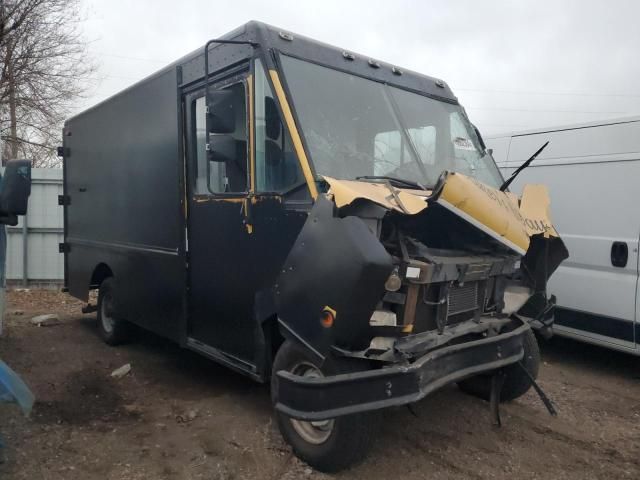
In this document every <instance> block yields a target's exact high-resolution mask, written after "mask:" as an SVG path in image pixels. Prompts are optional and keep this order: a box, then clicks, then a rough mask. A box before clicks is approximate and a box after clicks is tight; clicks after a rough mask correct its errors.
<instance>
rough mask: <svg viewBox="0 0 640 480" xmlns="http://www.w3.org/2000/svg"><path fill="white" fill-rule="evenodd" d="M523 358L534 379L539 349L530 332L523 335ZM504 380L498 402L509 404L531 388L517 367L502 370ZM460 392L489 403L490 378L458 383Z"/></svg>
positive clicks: (476, 378) (485, 376)
mask: <svg viewBox="0 0 640 480" xmlns="http://www.w3.org/2000/svg"><path fill="white" fill-rule="evenodd" d="M523 347H524V357H523V358H522V360H521V362H522V364H523V365H524V368H525V369H526V370H527V372H529V374H531V376H532V377H533V378H534V379H536V378H538V370H539V369H540V349H539V348H538V341H537V340H536V337H535V335H534V334H533V331H532V330H528V331H527V332H526V333H525V335H524V342H523ZM504 373H505V378H504V383H503V384H502V390H501V392H500V402H510V401H511V400H515V399H516V398H518V397H521V396H522V395H524V394H525V393H527V392H528V391H529V389H530V388H531V382H530V381H529V378H528V377H527V375H526V374H525V373H524V372H523V371H522V368H520V366H519V365H510V366H508V367H507V368H505V369H504ZM458 386H459V387H460V390H462V391H463V392H465V393H468V394H470V395H473V396H476V397H479V398H482V399H483V400H487V401H489V398H490V397H491V376H490V375H478V376H475V377H471V378H467V379H465V380H462V381H460V382H458Z"/></svg>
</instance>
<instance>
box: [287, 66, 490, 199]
mask: <svg viewBox="0 0 640 480" xmlns="http://www.w3.org/2000/svg"><path fill="white" fill-rule="evenodd" d="M281 58H282V65H283V69H284V74H285V77H286V81H287V84H288V86H289V88H290V90H291V94H292V100H293V104H294V106H295V108H296V112H297V115H298V119H299V122H300V127H301V130H302V134H303V135H304V138H305V140H306V143H307V146H308V149H309V154H310V155H311V160H312V161H313V164H314V166H315V170H316V173H317V174H319V175H327V176H331V177H335V178H341V179H351V180H352V179H357V178H358V177H365V176H389V177H396V178H399V179H403V180H409V181H412V182H419V183H421V184H423V185H426V186H433V185H435V183H436V181H437V179H438V177H439V176H440V174H441V173H442V171H443V170H449V171H456V172H460V173H463V174H465V175H469V176H472V177H475V178H477V179H479V180H480V181H482V182H484V183H486V184H488V185H491V186H493V187H498V186H499V185H500V184H501V183H502V178H501V176H500V173H499V172H498V169H497V167H496V165H495V163H494V161H493V159H492V158H491V156H490V155H486V154H485V153H484V151H483V149H482V148H481V146H480V141H479V140H478V137H477V136H476V134H475V131H474V128H473V126H472V125H471V123H470V122H469V120H468V119H467V116H466V115H465V113H464V110H463V109H462V108H461V107H460V106H459V105H455V104H451V103H446V102H443V101H439V100H435V99H432V98H429V97H425V96H422V95H418V94H415V93H411V92H408V91H406V90H402V89H399V88H395V87H390V86H388V85H384V84H382V83H378V82H374V81H372V80H367V79H365V78H362V77H358V76H355V75H351V74H348V73H344V72H340V71H337V70H333V69H330V68H326V67H322V66H319V65H316V64H313V63H309V62H306V61H303V60H298V59H295V58H292V57H287V56H282V57H281Z"/></svg>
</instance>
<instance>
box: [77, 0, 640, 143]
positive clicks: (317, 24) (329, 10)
mask: <svg viewBox="0 0 640 480" xmlns="http://www.w3.org/2000/svg"><path fill="white" fill-rule="evenodd" d="M85 16H86V18H87V21H86V23H85V32H86V36H87V38H88V39H89V40H90V41H91V43H90V47H89V51H90V53H91V54H92V55H93V56H94V57H95V59H96V62H97V64H98V67H99V68H98V73H97V74H96V79H95V81H94V83H95V84H94V85H93V87H92V88H91V90H90V92H89V96H88V98H86V99H85V100H84V101H83V102H82V104H81V105H79V107H78V109H79V110H81V109H84V108H86V107H88V106H90V105H93V104H95V103H97V102H98V101H100V100H102V99H104V98H106V97H108V96H110V95H113V94H114V93H116V92H118V91H119V90H122V89H123V88H125V87H127V86H128V85H130V84H132V83H134V82H135V81H136V80H139V79H141V78H143V77H145V76H146V75H148V74H150V73H152V72H153V71H155V70H158V69H160V68H162V67H163V66H164V65H166V64H168V63H171V62H172V61H174V60H176V59H177V58H179V57H181V56H182V55H184V54H186V53H189V52H191V51H192V50H194V49H196V48H199V47H201V46H203V45H204V43H205V42H206V41H207V40H209V39H211V38H216V37H219V36H221V35H223V34H224V33H226V32H228V31H230V30H233V29H234V28H236V27H237V26H239V25H241V24H243V23H245V22H247V21H248V20H260V21H264V22H267V23H270V24H273V25H276V26H278V27H281V28H283V29H286V30H289V31H292V32H294V33H299V34H302V35H305V36H309V37H312V38H315V39H318V40H321V41H324V42H326V43H330V44H333V45H336V46H339V47H342V48H345V49H349V50H352V51H354V52H357V53H362V54H365V55H367V56H371V57H374V58H377V59H379V60H384V61H387V62H390V63H393V64H396V65H399V66H401V67H404V68H408V69H411V70H416V71H418V72H422V73H425V74H427V75H431V76H434V77H438V78H442V79H444V80H445V81H446V82H447V83H449V85H450V86H451V87H452V89H453V91H454V93H455V94H456V95H457V96H458V98H459V99H460V101H461V103H462V104H463V105H464V106H465V108H466V109H467V112H468V114H469V116H470V117H471V120H472V121H473V122H474V123H475V124H476V125H477V126H478V127H479V128H480V130H481V131H482V132H483V134H484V135H485V136H486V135H491V134H495V133H499V132H506V131H515V130H523V129H527V128H536V127H545V126H552V125H563V124H570V123H581V122H588V121H592V120H600V119H605V118H617V117H623V116H628V115H640V26H639V25H640V2H637V1H633V0H608V1H595V0H592V1H586V0H583V1H578V0H576V1H569V0H566V1H564V0H556V1H544V0H532V1H497V0H496V1H492V0H483V1H466V0H449V1H439V0H438V1H433V0H424V1H418V0H415V1H409V0H406V1H402V0H386V1H377V0H366V1H365V0H363V1H346V0H340V1H334V0H315V1H303V0H297V1H289V0H277V1H264V2H258V1H253V0H243V1H228V0H218V1H216V0H206V1H205V0H182V1H175V0H173V1H169V0H136V1H131V0H129V1H127V0H109V1H105V0H85Z"/></svg>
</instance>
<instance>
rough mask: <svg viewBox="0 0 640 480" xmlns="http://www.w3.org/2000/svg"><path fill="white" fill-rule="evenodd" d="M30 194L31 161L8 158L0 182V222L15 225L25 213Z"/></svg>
mask: <svg viewBox="0 0 640 480" xmlns="http://www.w3.org/2000/svg"><path fill="white" fill-rule="evenodd" d="M30 194H31V161H29V160H9V161H8V162H7V165H6V168H5V170H4V174H3V176H2V182H1V183H0V223H8V224H10V225H15V223H16V222H17V219H16V218H15V217H16V216H17V215H24V214H26V213H27V204H28V202H29V195H30Z"/></svg>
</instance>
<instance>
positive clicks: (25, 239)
mask: <svg viewBox="0 0 640 480" xmlns="http://www.w3.org/2000/svg"><path fill="white" fill-rule="evenodd" d="M27 218H28V212H27V213H25V214H24V217H22V286H23V287H24V288H27V287H28V286H29V275H28V272H27V267H28V266H29V255H28V252H27V249H28V247H29V227H28V221H27Z"/></svg>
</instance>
